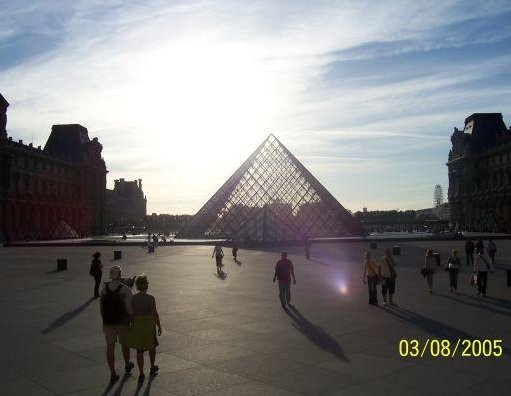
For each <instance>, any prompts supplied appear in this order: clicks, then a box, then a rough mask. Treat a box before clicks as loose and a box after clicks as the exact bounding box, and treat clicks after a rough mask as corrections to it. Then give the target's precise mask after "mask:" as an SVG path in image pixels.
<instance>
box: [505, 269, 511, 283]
mask: <svg viewBox="0 0 511 396" xmlns="http://www.w3.org/2000/svg"><path fill="white" fill-rule="evenodd" d="M506 275H507V285H508V286H511V269H507V270H506Z"/></svg>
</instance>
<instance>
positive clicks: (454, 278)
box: [447, 249, 460, 294]
mask: <svg viewBox="0 0 511 396" xmlns="http://www.w3.org/2000/svg"><path fill="white" fill-rule="evenodd" d="M459 270H460V257H459V256H458V251H457V250H456V249H453V250H452V251H451V255H450V256H449V259H448V260H447V271H449V284H450V286H451V293H454V294H456V293H457V289H458V274H459Z"/></svg>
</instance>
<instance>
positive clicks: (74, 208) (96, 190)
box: [0, 94, 107, 241]
mask: <svg viewBox="0 0 511 396" xmlns="http://www.w3.org/2000/svg"><path fill="white" fill-rule="evenodd" d="M8 106H9V103H7V101H6V100H5V99H4V97H3V96H2V95H1V94H0V240H7V241H15V240H24V239H55V238H59V237H66V236H69V235H66V232H67V233H68V234H70V233H71V231H72V233H73V234H74V235H75V236H87V235H91V234H98V233H102V232H103V230H104V228H105V219H104V210H105V193H106V174H107V170H106V166H105V161H104V160H103V158H102V157H101V151H102V149H103V147H102V145H101V144H100V143H99V142H98V139H97V138H94V139H92V140H91V139H90V138H89V135H88V131H87V129H86V128H84V127H83V126H81V125H78V124H68V125H53V127H52V130H51V134H50V136H49V138H48V141H47V142H46V145H45V147H44V148H41V147H40V146H39V147H33V145H32V144H28V145H27V144H24V143H23V142H22V141H21V140H20V141H17V142H16V141H14V140H13V138H12V137H9V136H8V135H7V130H6V124H7V107H8ZM59 230H60V231H59ZM73 230H74V231H73ZM63 232H64V234H62V233H63Z"/></svg>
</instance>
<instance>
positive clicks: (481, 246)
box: [476, 238, 484, 254]
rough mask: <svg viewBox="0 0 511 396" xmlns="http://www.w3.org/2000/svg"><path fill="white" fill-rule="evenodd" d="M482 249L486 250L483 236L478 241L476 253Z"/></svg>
mask: <svg viewBox="0 0 511 396" xmlns="http://www.w3.org/2000/svg"><path fill="white" fill-rule="evenodd" d="M480 250H484V243H483V240H482V239H481V238H479V239H478V240H477V242H476V254H477V252H478V251H480Z"/></svg>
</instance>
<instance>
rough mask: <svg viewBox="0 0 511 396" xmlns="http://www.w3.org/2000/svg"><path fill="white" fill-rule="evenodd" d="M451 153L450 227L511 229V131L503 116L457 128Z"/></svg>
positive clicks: (486, 116) (481, 117)
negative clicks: (461, 128)
mask: <svg viewBox="0 0 511 396" xmlns="http://www.w3.org/2000/svg"><path fill="white" fill-rule="evenodd" d="M451 142H452V148H451V150H450V151H449V160H448V162H447V167H448V170H449V192H448V198H449V205H450V223H451V225H452V226H453V227H456V228H457V229H460V230H472V231H502V232H508V231H510V229H511V129H510V128H508V127H507V126H506V125H505V123H504V120H503V119H502V114H500V113H476V114H472V115H471V116H470V117H468V118H466V119H465V127H464V129H463V130H460V129H458V128H454V133H453V134H452V136H451Z"/></svg>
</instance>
